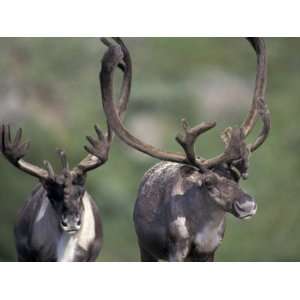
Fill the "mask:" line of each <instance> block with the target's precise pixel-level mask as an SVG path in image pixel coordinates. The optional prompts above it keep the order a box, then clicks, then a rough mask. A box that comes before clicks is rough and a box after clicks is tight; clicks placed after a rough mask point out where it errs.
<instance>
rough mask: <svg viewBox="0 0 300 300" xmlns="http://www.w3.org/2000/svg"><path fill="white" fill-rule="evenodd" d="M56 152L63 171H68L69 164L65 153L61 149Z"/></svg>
mask: <svg viewBox="0 0 300 300" xmlns="http://www.w3.org/2000/svg"><path fill="white" fill-rule="evenodd" d="M56 151H57V154H58V156H59V158H60V161H61V165H62V168H63V170H64V171H68V170H69V162H68V159H67V155H66V153H65V152H64V151H63V150H61V149H56Z"/></svg>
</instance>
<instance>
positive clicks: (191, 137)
mask: <svg viewBox="0 0 300 300" xmlns="http://www.w3.org/2000/svg"><path fill="white" fill-rule="evenodd" d="M181 123H182V128H183V130H184V135H182V134H178V135H177V136H176V141H177V142H178V143H179V144H180V145H181V146H182V148H183V149H184V152H185V154H186V157H187V160H188V161H189V162H190V163H191V164H192V165H197V166H198V167H199V169H200V170H201V171H203V172H204V171H206V168H205V167H204V166H203V165H202V164H198V163H197V157H196V155H195V150H194V144H195V142H196V140H197V138H198V137H199V136H200V135H201V134H203V133H205V132H206V131H208V130H210V129H212V128H214V127H215V126H216V122H203V123H201V124H199V125H197V126H195V127H192V128H191V127H190V126H189V124H188V123H187V121H186V120H185V119H182V121H181Z"/></svg>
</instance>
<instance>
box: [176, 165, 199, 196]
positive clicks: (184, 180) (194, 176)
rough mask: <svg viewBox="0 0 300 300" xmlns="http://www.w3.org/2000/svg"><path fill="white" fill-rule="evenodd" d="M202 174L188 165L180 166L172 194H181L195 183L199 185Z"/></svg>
mask: <svg viewBox="0 0 300 300" xmlns="http://www.w3.org/2000/svg"><path fill="white" fill-rule="evenodd" d="M202 180H203V175H202V174H201V173H200V172H199V171H198V170H196V169H193V168H191V167H189V166H183V167H181V168H180V172H179V175H178V177H177V181H176V183H175V185H174V187H173V189H172V196H182V195H184V194H185V193H186V192H187V191H188V190H189V189H191V188H192V187H194V186H195V185H196V186H198V187H201V186H202V184H203V181H202Z"/></svg>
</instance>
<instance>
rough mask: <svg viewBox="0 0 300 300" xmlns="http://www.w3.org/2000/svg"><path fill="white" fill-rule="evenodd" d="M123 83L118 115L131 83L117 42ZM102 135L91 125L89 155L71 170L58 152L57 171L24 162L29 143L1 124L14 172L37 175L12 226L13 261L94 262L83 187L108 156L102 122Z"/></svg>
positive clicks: (92, 208)
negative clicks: (37, 181) (15, 169)
mask: <svg viewBox="0 0 300 300" xmlns="http://www.w3.org/2000/svg"><path fill="white" fill-rule="evenodd" d="M115 41H116V42H117V43H119V45H121V49H122V55H123V56H124V57H123V58H124V59H123V61H122V64H119V67H120V68H121V69H122V71H123V86H122V92H121V95H120V98H119V107H118V115H119V117H121V115H122V114H123V113H124V112H125V110H126V107H127V100H128V94H129V91H130V85H131V60H130V56H129V53H128V51H127V49H126V47H125V46H124V45H123V43H122V41H120V40H118V39H115ZM107 127H108V128H107V133H106V134H103V133H102V132H101V130H100V129H99V128H98V127H97V126H95V130H96V133H97V138H96V139H95V138H93V137H90V136H88V137H87V140H88V142H89V144H90V145H88V146H85V149H86V151H87V152H88V155H87V156H86V157H85V158H84V159H83V160H82V161H81V162H80V163H79V164H78V165H77V166H76V167H74V168H73V169H70V168H69V164H68V161H67V158H66V155H65V153H64V152H63V151H61V150H58V154H59V157H60V159H61V162H62V170H61V172H60V173H58V174H56V173H55V172H54V170H53V168H52V166H51V164H50V163H49V162H47V161H45V162H44V164H45V168H40V167H38V166H36V165H33V164H31V163H29V162H27V161H25V160H24V157H25V155H26V153H27V151H28V148H29V142H25V143H23V142H22V129H19V130H18V131H17V133H16V135H15V137H14V138H13V137H12V132H11V128H10V126H9V125H3V126H2V127H0V149H1V150H2V153H3V155H4V157H5V158H6V159H7V160H8V161H9V162H10V163H11V164H12V165H14V166H15V167H17V168H18V169H19V170H21V171H23V172H25V173H27V174H29V175H31V176H34V177H36V178H37V179H38V180H39V182H40V183H39V184H38V186H37V187H36V188H35V189H34V190H33V192H32V193H31V195H30V196H29V198H28V200H27V202H26V203H25V205H24V206H23V208H22V209H21V211H20V212H19V215H18V217H17V221H16V225H15V243H16V249H17V257H18V261H95V260H96V258H97V256H98V255H99V253H100V249H101V246H102V224H101V218H100V214H99V210H98V208H97V206H96V204H95V202H94V200H93V198H92V197H91V196H90V195H89V193H88V192H87V191H86V188H85V184H86V178H87V173H88V172H89V171H92V170H94V169H96V168H99V167H100V166H102V165H103V164H104V163H105V162H106V161H107V159H108V154H109V150H110V146H111V143H112V138H113V133H112V131H111V129H110V126H109V125H108V126H107Z"/></svg>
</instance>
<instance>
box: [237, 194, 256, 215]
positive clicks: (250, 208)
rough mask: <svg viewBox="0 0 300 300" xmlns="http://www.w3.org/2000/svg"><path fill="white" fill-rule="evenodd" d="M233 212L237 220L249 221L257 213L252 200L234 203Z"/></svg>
mask: <svg viewBox="0 0 300 300" xmlns="http://www.w3.org/2000/svg"><path fill="white" fill-rule="evenodd" d="M234 210H235V213H236V215H237V217H238V218H240V219H249V218H251V217H252V216H254V215H255V214H256V212H257V204H256V202H255V200H254V199H253V198H250V197H249V199H246V200H244V201H236V202H235V203H234Z"/></svg>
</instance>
